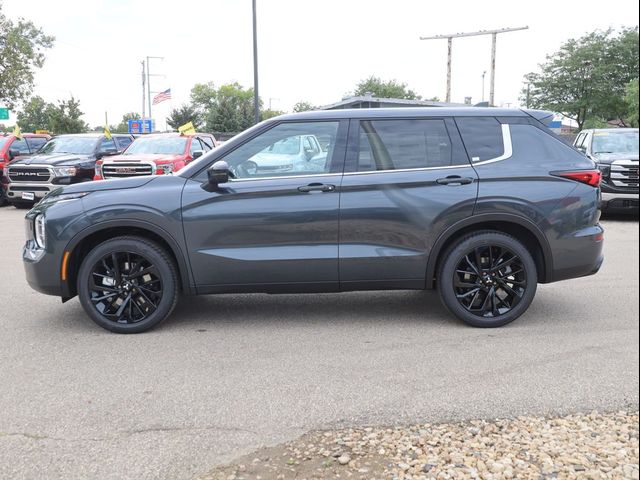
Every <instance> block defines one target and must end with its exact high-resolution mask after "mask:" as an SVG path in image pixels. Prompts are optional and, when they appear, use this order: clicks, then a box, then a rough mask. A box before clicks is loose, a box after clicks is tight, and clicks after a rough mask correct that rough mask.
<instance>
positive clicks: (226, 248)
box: [182, 121, 347, 293]
mask: <svg viewBox="0 0 640 480" xmlns="http://www.w3.org/2000/svg"><path fill="white" fill-rule="evenodd" d="M346 129H347V122H346V121H343V122H339V121H322V122H304V123H302V122H284V123H280V124H277V125H276V126H274V127H273V128H271V129H269V130H267V131H266V132H263V133H261V134H259V135H258V136H256V137H254V138H252V139H251V140H248V141H247V142H246V143H244V144H242V145H241V146H239V147H238V148H236V149H234V150H233V151H231V152H230V153H229V154H227V155H225V156H224V157H223V158H217V159H216V160H224V161H226V162H227V163H228V165H229V167H230V170H231V171H232V173H233V175H234V178H233V179H232V180H230V181H229V182H228V183H225V184H221V185H219V186H218V188H209V187H208V186H207V184H206V182H205V179H206V175H202V174H200V175H198V176H196V177H195V178H193V179H192V180H189V181H188V182H187V184H186V186H185V189H184V192H183V198H182V202H183V208H182V214H183V222H184V231H185V236H186V242H187V245H188V247H189V259H190V262H191V267H192V270H193V274H194V277H195V281H196V285H197V288H198V291H199V292H201V293H208V292H220V291H227V290H233V291H242V290H245V291H287V290H291V291H305V290H308V291H318V290H319V291H325V290H326V291H331V290H336V289H337V288H338V219H339V199H340V182H341V179H342V170H343V167H344V155H345V144H346V139H345V134H346V133H345V132H346ZM309 136H312V137H313V139H314V140H315V141H317V142H318V145H319V146H320V151H319V152H316V151H310V150H309V149H308V148H306V147H305V140H306V139H307V138H308V137H309ZM341 138H342V141H340V139H341ZM205 173H206V172H205Z"/></svg>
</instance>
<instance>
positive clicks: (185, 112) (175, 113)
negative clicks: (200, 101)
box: [167, 104, 202, 131]
mask: <svg viewBox="0 0 640 480" xmlns="http://www.w3.org/2000/svg"><path fill="white" fill-rule="evenodd" d="M200 118H201V117H200V114H199V113H198V110H197V109H196V107H195V106H193V105H189V104H184V105H182V106H181V107H179V108H174V109H173V110H171V113H170V114H169V116H168V117H167V125H169V126H170V127H171V128H173V129H174V130H176V131H177V130H178V127H180V126H182V125H184V124H186V123H189V122H191V123H193V127H194V128H195V129H196V130H199V129H200V127H201V126H202V120H200Z"/></svg>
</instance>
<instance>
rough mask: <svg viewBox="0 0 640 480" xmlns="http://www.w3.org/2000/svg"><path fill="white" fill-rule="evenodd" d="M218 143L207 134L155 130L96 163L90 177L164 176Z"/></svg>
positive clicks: (103, 178)
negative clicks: (182, 133) (155, 131)
mask: <svg viewBox="0 0 640 480" xmlns="http://www.w3.org/2000/svg"><path fill="white" fill-rule="evenodd" d="M217 145H218V142H217V141H216V139H215V137H214V136H213V135H210V134H208V133H195V134H192V135H180V134H179V133H159V134H152V135H144V136H141V137H138V138H136V139H135V140H134V142H133V143H132V144H131V145H129V147H128V148H127V149H126V150H125V151H124V152H123V153H122V154H121V155H115V156H112V157H107V158H104V159H102V160H99V161H98V162H96V171H95V176H94V177H93V179H94V180H106V179H109V178H123V177H137V176H141V175H167V174H170V173H173V172H177V171H178V170H180V169H181V168H182V167H184V166H185V165H187V164H188V163H189V162H191V161H192V160H194V159H196V158H198V157H200V156H201V155H203V154H204V153H206V152H208V151H209V150H211V149H212V148H215V147H216V146H217Z"/></svg>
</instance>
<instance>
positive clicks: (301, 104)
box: [293, 102, 316, 112]
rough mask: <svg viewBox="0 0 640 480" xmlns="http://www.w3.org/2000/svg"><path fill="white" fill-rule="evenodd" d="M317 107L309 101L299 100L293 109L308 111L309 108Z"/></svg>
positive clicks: (295, 110)
mask: <svg viewBox="0 0 640 480" xmlns="http://www.w3.org/2000/svg"><path fill="white" fill-rule="evenodd" d="M315 108H316V107H314V106H313V105H312V104H311V103H309V102H298V103H296V104H295V105H294V106H293V111H294V112H308V111H309V110H315Z"/></svg>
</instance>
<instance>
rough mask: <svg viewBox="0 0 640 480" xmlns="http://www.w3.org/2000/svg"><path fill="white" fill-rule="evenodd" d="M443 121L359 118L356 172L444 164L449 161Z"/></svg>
mask: <svg viewBox="0 0 640 480" xmlns="http://www.w3.org/2000/svg"><path fill="white" fill-rule="evenodd" d="M452 157H453V155H452V147H451V139H450V138H449V133H448V132H447V127H446V125H445V123H444V120H363V121H361V122H360V132H359V152H358V171H361V172H366V171H375V170H402V169H410V168H428V167H445V166H450V165H452V163H453V159H452Z"/></svg>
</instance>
